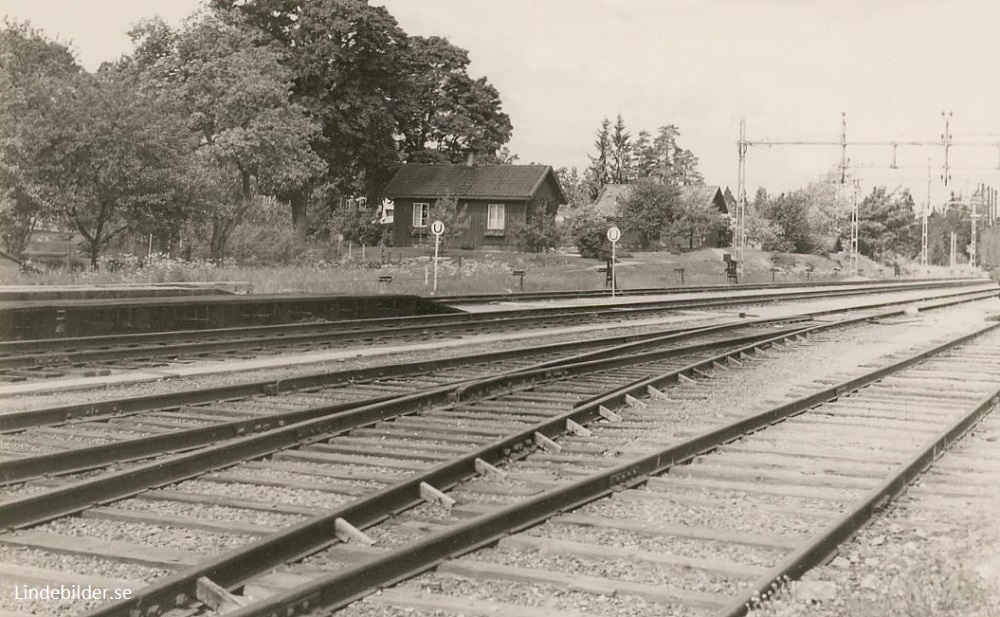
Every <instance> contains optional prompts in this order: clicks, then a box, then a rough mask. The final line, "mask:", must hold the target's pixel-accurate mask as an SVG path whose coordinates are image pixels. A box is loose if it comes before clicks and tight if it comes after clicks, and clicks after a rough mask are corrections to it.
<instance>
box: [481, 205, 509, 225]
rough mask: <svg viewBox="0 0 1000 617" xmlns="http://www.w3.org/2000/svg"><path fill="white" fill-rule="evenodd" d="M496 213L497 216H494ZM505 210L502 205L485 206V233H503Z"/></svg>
mask: <svg viewBox="0 0 1000 617" xmlns="http://www.w3.org/2000/svg"><path fill="white" fill-rule="evenodd" d="M494 213H497V216H494ZM506 215H507V208H506V206H505V205H504V204H488V205H487V206H486V231H503V230H504V227H505V226H506Z"/></svg>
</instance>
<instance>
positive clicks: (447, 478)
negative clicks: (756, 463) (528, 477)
mask: <svg viewBox="0 0 1000 617" xmlns="http://www.w3.org/2000/svg"><path fill="white" fill-rule="evenodd" d="M902 312H903V311H902V310H898V311H887V312H886V313H885V314H884V316H888V315H891V314H900V313H902ZM866 319H868V317H856V318H853V319H851V320H848V321H846V322H836V323H827V324H820V325H816V326H811V327H809V328H806V329H804V330H802V331H800V332H787V333H783V334H781V335H779V336H775V337H772V338H771V339H765V340H762V341H758V342H757V343H754V344H751V345H748V346H746V347H744V348H740V349H737V350H730V351H727V352H725V353H723V354H720V355H718V356H715V357H713V358H709V359H707V360H702V361H700V362H697V363H694V364H691V365H689V366H686V367H684V368H681V369H679V370H675V371H671V372H669V373H666V374H663V375H659V376H655V377H650V378H647V379H642V380H639V381H637V382H634V383H633V384H630V385H628V386H626V387H623V388H619V389H616V390H615V391H613V392H611V393H608V394H606V395H604V396H602V397H600V398H598V399H595V400H592V401H590V402H589V403H588V404H586V405H585V406H578V407H575V408H574V409H572V410H570V411H569V412H567V413H565V414H562V415H560V416H558V417H556V418H554V419H550V420H547V421H544V422H542V423H539V424H537V425H535V426H533V427H531V428H529V429H525V430H523V431H521V432H520V433H518V434H516V435H512V436H509V437H506V438H504V439H502V440H498V441H496V442H493V443H491V444H488V445H486V446H483V447H481V448H479V449H477V450H476V451H474V452H471V453H469V454H468V455H466V456H463V457H460V458H458V459H455V460H453V461H450V462H447V463H443V464H441V465H439V466H438V467H435V468H433V469H431V470H428V471H425V472H423V473H421V474H419V475H417V476H414V477H411V478H410V479H408V480H407V481H405V482H402V483H400V484H397V485H394V486H391V487H387V488H385V489H383V490H381V491H379V492H378V493H376V494H374V495H373V496H371V497H370V498H368V499H365V500H363V501H359V502H355V503H352V504H348V505H346V506H343V507H341V508H338V509H336V510H334V511H331V512H330V513H328V514H325V515H322V516H319V517H317V518H314V519H311V520H309V521H305V522H303V523H301V524H299V525H297V526H294V527H291V528H289V529H287V530H285V531H283V532H279V533H278V534H274V535H272V536H269V537H266V538H263V539H261V540H259V541H257V542H255V543H253V544H250V545H247V546H245V547H242V548H239V549H236V550H234V551H231V552H230V553H227V554H224V555H221V556H219V557H218V558H216V559H214V560H212V561H210V562H208V563H206V564H205V565H203V566H200V567H198V568H195V569H192V570H187V571H185V572H182V573H178V574H176V575H173V576H171V577H168V578H166V579H164V580H162V581H160V582H157V583H153V584H152V585H150V586H149V587H147V588H144V589H142V590H140V591H139V592H138V594H137V595H136V596H135V597H134V598H132V599H130V600H127V601H122V602H118V603H115V604H113V605H109V606H105V607H100V608H97V609H95V610H93V611H91V612H90V613H87V616H88V617H112V616H123V615H129V616H130V617H135V616H137V615H149V614H152V613H153V612H155V610H159V609H160V608H162V607H164V606H168V607H169V606H175V605H177V604H181V603H183V602H184V601H186V600H187V599H188V598H191V597H193V589H194V585H195V582H196V581H197V579H198V578H200V577H202V576H206V577H209V578H210V579H211V580H213V581H214V582H216V583H218V584H220V585H222V586H223V587H227V588H232V587H235V586H237V585H238V584H240V583H242V582H244V581H246V580H247V579H249V578H250V577H252V576H254V575H257V574H260V573H262V572H265V571H267V570H269V569H270V568H272V567H275V566H277V565H280V564H281V563H285V562H287V561H291V560H294V559H296V558H301V557H303V556H305V555H308V554H310V553H312V552H315V551H316V550H320V549H321V548H323V547H325V546H328V545H329V544H330V543H332V542H335V541H336V540H335V537H336V536H335V525H334V522H335V521H336V520H337V519H338V518H341V519H344V520H347V521H349V522H350V523H351V524H352V525H353V526H355V527H358V528H360V529H364V528H366V527H369V526H371V525H373V524H376V523H378V522H381V521H382V520H384V519H385V518H386V517H387V516H389V515H391V514H392V513H395V512H400V511H404V510H406V509H408V508H410V507H413V506H414V505H417V504H419V503H421V501H422V498H421V496H420V490H419V487H420V484H421V483H427V484H430V485H431V486H434V487H437V488H438V489H439V490H447V489H448V488H451V487H453V486H455V485H456V484H458V483H459V482H462V481H464V480H467V479H469V478H472V477H475V476H477V475H479V474H480V471H479V468H478V466H477V465H476V460H477V459H478V460H483V461H486V462H488V463H490V464H497V463H499V462H501V461H502V460H504V459H506V458H509V457H511V456H512V455H513V456H519V455H523V454H526V453H527V452H529V451H531V450H532V449H533V448H534V447H535V434H536V433H541V434H542V435H545V436H546V437H549V438H550V439H551V438H553V437H558V436H559V435H561V434H564V433H565V432H566V431H567V430H568V427H567V422H566V420H568V419H569V420H573V421H575V422H577V423H579V424H585V423H587V422H589V421H591V420H593V419H595V418H596V417H597V416H598V415H599V414H600V409H601V407H602V406H604V405H609V406H610V405H620V404H624V402H625V400H626V396H632V395H644V394H645V393H646V391H647V389H648V388H649V387H657V386H662V385H664V384H668V383H672V382H676V381H677V380H678V379H680V377H679V375H684V376H688V377H694V376H695V375H697V373H698V372H699V371H703V370H705V369H708V368H710V367H712V366H714V364H715V363H718V362H724V361H726V359H727V358H734V357H735V358H739V357H742V356H743V355H745V354H747V353H753V352H754V351H755V350H756V349H759V348H762V347H769V346H771V345H773V344H774V343H775V342H777V341H781V340H787V339H788V338H790V337H796V336H801V335H802V333H804V332H817V331H820V330H824V329H828V328H833V327H841V326H843V325H846V324H848V323H859V322H862V321H864V320H866ZM996 325H1000V324H996ZM996 325H994V326H991V327H996ZM952 344H957V343H952ZM942 347H943V346H942ZM858 383H861V382H860V381H858ZM485 387H487V388H488V387H489V386H488V384H487V385H486V386H485ZM845 387H850V383H847V384H846V385H845V384H841V385H839V386H835V387H834V388H830V389H827V390H826V391H824V393H826V394H827V396H826V397H825V398H824V397H823V396H821V395H814V396H812V397H808V398H807V399H806V400H807V401H809V402H811V403H812V404H818V403H819V402H822V401H823V400H827V399H828V398H830V397H831V396H832V397H834V398H835V397H836V396H840V395H843V393H844V392H845V391H846V390H845V389H844V388H845ZM792 405H793V404H789V405H786V406H784V407H785V408H786V409H787V410H789V411H788V412H787V413H789V414H790V413H792V411H791V410H793V407H792ZM762 415H764V416H766V420H767V422H765V424H766V423H769V422H771V421H773V420H774V418H772V417H771V416H767V415H766V414H762ZM751 420H752V419H751ZM747 422H748V421H744V422H743V423H740V424H746V423H747ZM723 432H724V431H723ZM724 434H726V435H728V434H729V433H726V432H724ZM703 442H704V443H707V442H705V441H704V439H702V440H701V441H700V442H699V449H698V452H700V451H702V450H704V449H706V448H707V447H708V446H703V445H702V443H703ZM713 443H714V442H713ZM657 460H659V459H657ZM609 477H610V478H611V479H612V480H613V484H611V485H610V486H618V485H621V484H623V483H633V484H634V483H638V482H639V481H641V480H639V479H638V478H639V477H640V474H639V473H638V472H634V471H633V470H632V468H631V467H628V466H622V467H618V468H616V469H615V470H614V471H613V472H612V473H611V474H610V476H609ZM597 486H598V488H599V489H600V490H605V491H606V489H607V486H609V485H608V480H607V478H604V479H602V480H599V481H598V482H597ZM602 494H603V493H602ZM598 496H600V495H598ZM542 499H547V496H544V495H543V496H542ZM590 499H592V498H587V501H589V500H590ZM536 501H537V499H536V500H532V503H534V502H536ZM560 503H561V502H560ZM520 516H522V518H523V517H524V514H523V513H522V514H521V515H520ZM477 520H478V519H477ZM491 520H492V524H493V525H494V526H498V529H500V531H499V532H497V533H506V532H507V531H509V530H510V529H509V528H508V527H507V526H506V524H505V523H504V520H505V517H504V516H499V517H494V518H493V519H491ZM510 520H514V519H510ZM528 520H530V522H528V523H526V524H525V525H521V527H523V526H526V525H527V524H532V523H534V522H537V520H540V519H537V517H531V516H530V515H529V517H528ZM495 535H496V534H493V535H490V534H487V536H488V537H489V538H495ZM435 538H436V540H434V541H428V542H424V543H421V544H420V547H421V548H420V551H422V552H421V553H417V554H416V555H417V557H414V555H415V553H414V551H413V548H412V547H407V548H404V549H401V550H400V551H395V552H394V553H391V554H392V555H393V560H392V561H391V562H386V561H385V560H382V559H380V560H378V562H377V565H374V566H372V567H371V568H368V567H364V568H363V569H364V572H365V573H363V574H360V575H358V576H357V577H356V578H355V579H354V581H353V583H349V584H348V586H341V583H342V582H344V581H343V580H338V582H337V583H336V584H335V585H333V587H336V588H337V589H339V591H338V592H336V593H340V597H341V599H340V600H336V601H334V602H327V601H326V599H324V601H323V602H322V604H323V605H325V606H334V607H335V606H340V605H342V604H343V603H346V602H347V601H350V600H352V599H356V598H357V597H360V595H363V591H359V589H362V588H357V589H355V588H352V587H350V586H349V585H350V584H353V585H362V587H363V590H368V589H370V588H371V587H373V586H380V585H384V584H388V583H389V582H393V581H395V580H400V579H401V578H405V577H406V576H409V575H412V574H414V573H416V572H418V571H422V570H424V569H427V568H429V567H432V566H433V565H435V564H436V563H437V562H439V561H440V560H441V559H443V558H445V557H448V556H450V555H451V553H450V552H448V551H450V550H451V549H458V550H457V552H465V551H467V550H471V548H475V547H476V546H478V545H480V544H482V543H486V542H489V541H492V540H479V541H478V542H479V543H478V544H476V543H475V542H474V543H472V544H467V543H465V541H464V540H462V536H461V534H458V535H455V536H452V535H448V537H442V536H440V535H439V536H435ZM455 542H459V543H458V544H455ZM442 550H443V551H444V553H441V552H440V551H442ZM423 551H430V552H431V553H433V554H434V555H436V556H435V557H433V558H431V559H424V558H423V557H420V555H423V554H424V553H423ZM434 551H438V552H437V553H435V552H434ZM414 563H418V564H419V566H418V567H417V569H416V570H414V569H413V564H414ZM383 568H384V569H383ZM354 570H357V568H355V569H353V570H351V571H354ZM369 575H370V577H369ZM324 580H325V579H324ZM366 580H367V581H368V583H367V585H368V586H367V587H365V586H364V584H365V583H364V581H366ZM352 589H353V590H352ZM329 590H330V587H328V586H327V585H325V584H322V585H319V584H316V585H314V584H312V583H310V584H309V585H307V586H304V587H299V588H296V589H294V590H291V591H290V592H288V593H285V594H282V595H280V596H279V597H276V599H275V600H265V603H264V604H255V605H253V607H251V608H247V609H245V611H246V612H244V611H238V612H236V613H233V615H234V617H236V616H237V615H239V616H240V617H242V616H243V615H282V616H284V615H293V614H295V613H296V612H298V611H302V610H308V609H309V608H311V607H314V606H317V605H318V602H319V600H320V596H321V595H322V594H325V593H327V592H329ZM344 590H352V591H349V592H344ZM153 607H156V608H155V610H154V609H153ZM132 611H134V612H132ZM251 611H252V612H251ZM269 611H271V612H269ZM286 611H288V612H286Z"/></svg>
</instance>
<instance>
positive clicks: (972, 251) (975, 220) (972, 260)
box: [969, 185, 983, 268]
mask: <svg viewBox="0 0 1000 617" xmlns="http://www.w3.org/2000/svg"><path fill="white" fill-rule="evenodd" d="M982 195H983V186H982V185H980V187H979V194H978V195H976V196H975V197H974V198H973V199H972V200H971V201H972V217H971V218H972V234H971V236H970V238H969V265H970V266H972V267H973V268H975V267H976V232H977V231H978V229H979V213H978V212H977V211H976V206H977V205H979V199H980V198H981V197H982Z"/></svg>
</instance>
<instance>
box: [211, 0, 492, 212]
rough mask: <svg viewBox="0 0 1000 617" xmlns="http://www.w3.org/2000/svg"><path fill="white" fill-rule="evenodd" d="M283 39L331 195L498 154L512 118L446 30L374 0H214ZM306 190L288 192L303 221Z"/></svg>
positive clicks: (372, 189)
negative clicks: (414, 169)
mask: <svg viewBox="0 0 1000 617" xmlns="http://www.w3.org/2000/svg"><path fill="white" fill-rule="evenodd" d="M211 6H212V7H214V8H215V9H216V10H217V11H238V12H240V13H241V14H243V15H245V16H246V17H247V19H248V20H249V22H250V23H252V24H253V25H254V26H255V27H256V28H258V29H259V30H260V31H261V32H263V33H266V34H267V35H268V36H269V37H270V38H271V39H272V40H274V41H276V42H277V43H278V44H280V45H281V46H283V47H284V48H285V49H286V51H287V53H286V55H285V64H286V66H287V67H288V68H289V69H290V70H291V73H292V76H293V82H292V95H293V101H295V102H296V103H298V104H300V105H302V106H303V107H304V108H305V109H306V110H307V112H308V114H309V116H310V117H311V118H312V119H313V120H315V121H316V122H317V123H318V124H319V126H320V128H321V133H320V134H319V135H318V136H317V138H316V139H315V140H314V143H313V148H314V150H315V151H316V152H317V153H318V154H319V155H320V156H321V157H322V158H323V160H324V161H325V162H326V163H327V170H328V173H327V176H326V178H325V179H324V182H325V183H327V184H328V185H330V186H331V187H332V188H333V190H332V191H327V193H332V194H342V195H344V194H357V193H364V194H367V195H368V196H370V197H371V196H374V195H375V194H376V193H378V191H379V190H380V188H381V186H383V185H384V183H385V182H386V181H387V180H388V178H389V175H390V174H391V172H392V170H393V168H394V167H395V166H396V165H397V164H398V163H399V162H401V161H403V160H409V161H413V162H417V161H424V162H426V161H433V162H439V161H441V162H443V161H449V162H457V161H458V160H459V159H460V158H461V157H462V156H463V154H464V152H465V151H466V150H472V151H475V152H476V153H477V154H483V155H486V156H487V157H490V156H493V155H497V154H498V153H499V151H500V148H501V147H502V146H503V145H504V144H505V143H506V142H507V141H508V140H509V138H510V133H511V124H510V119H509V118H508V117H507V115H506V114H505V113H503V112H502V111H501V109H500V98H499V94H498V93H497V91H496V89H495V88H494V87H493V86H492V85H490V84H489V83H488V82H487V81H486V80H485V79H472V78H471V77H469V75H468V74H467V72H466V69H467V66H468V63H469V59H468V54H467V53H466V52H465V51H464V50H462V49H459V48H457V47H455V46H453V45H451V44H450V43H449V42H448V41H447V40H445V39H442V38H438V37H429V38H423V37H409V36H407V34H406V33H405V32H404V31H403V30H402V29H401V28H400V27H399V25H398V24H397V23H396V20H395V19H394V18H393V17H392V15H390V14H389V12H388V11H387V10H386V9H385V8H383V7H376V6H371V5H369V4H368V2H367V0H312V1H306V0H277V1H274V0H212V2H211ZM307 197H308V191H299V192H297V193H295V194H292V195H290V196H289V200H290V202H291V204H292V215H293V219H294V220H295V222H296V225H299V224H300V223H302V222H304V220H305V212H306V207H307Z"/></svg>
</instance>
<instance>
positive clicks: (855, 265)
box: [851, 178, 861, 276]
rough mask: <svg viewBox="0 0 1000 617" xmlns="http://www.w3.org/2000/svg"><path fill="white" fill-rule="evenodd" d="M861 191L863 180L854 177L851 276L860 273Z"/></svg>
mask: <svg viewBox="0 0 1000 617" xmlns="http://www.w3.org/2000/svg"><path fill="white" fill-rule="evenodd" d="M860 192H861V180H859V179H857V178H855V179H854V190H853V191H851V276H857V275H858V196H859V195H858V193H860Z"/></svg>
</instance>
